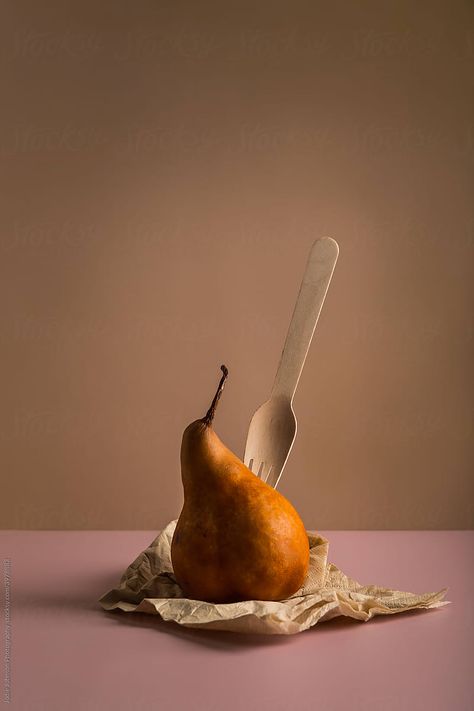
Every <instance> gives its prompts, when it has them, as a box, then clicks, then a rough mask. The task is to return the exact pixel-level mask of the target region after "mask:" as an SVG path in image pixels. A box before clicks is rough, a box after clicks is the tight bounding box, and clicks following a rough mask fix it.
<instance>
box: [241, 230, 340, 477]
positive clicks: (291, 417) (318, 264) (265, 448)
mask: <svg viewBox="0 0 474 711" xmlns="http://www.w3.org/2000/svg"><path fill="white" fill-rule="evenodd" d="M338 254H339V247H338V245H337V242H336V241H335V240H333V239H332V238H331V237H323V238H322V239H318V240H316V242H314V244H313V246H312V248H311V251H310V254H309V257H308V261H307V264H306V270H305V273H304V276H303V281H302V283H301V287H300V291H299V294H298V299H297V301H296V305H295V309H294V311H293V316H292V318H291V322H290V326H289V329H288V333H287V336H286V341H285V345H284V348H283V352H282V355H281V359H280V364H279V366H278V370H277V374H276V376H275V381H274V383H273V388H272V391H271V394H270V399H269V400H267V401H266V402H264V403H263V405H261V406H260V407H259V408H258V410H257V411H256V412H255V414H254V416H253V417H252V420H251V422H250V427H249V431H248V435H247V443H246V445H245V454H244V462H245V464H246V465H247V466H248V467H249V469H251V470H252V471H253V472H254V474H256V475H257V476H259V477H260V478H261V479H263V481H266V482H267V484H270V486H273V487H274V488H276V487H277V485H278V482H279V481H280V477H281V475H282V472H283V469H284V467H285V464H286V462H287V460H288V457H289V454H290V452H291V448H292V447H293V443H294V441H295V438H296V431H297V421H296V416H295V413H294V410H293V397H294V395H295V392H296V388H297V386H298V381H299V379H300V375H301V372H302V370H303V366H304V362H305V360H306V356H307V354H308V350H309V346H310V344H311V339H312V338H313V333H314V329H315V328H316V324H317V322H318V318H319V314H320V313H321V309H322V306H323V303H324V299H325V297H326V293H327V290H328V287H329V282H330V281H331V277H332V274H333V271H334V267H335V266H336V261H337V256H338Z"/></svg>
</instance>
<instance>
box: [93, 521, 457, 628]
mask: <svg viewBox="0 0 474 711" xmlns="http://www.w3.org/2000/svg"><path fill="white" fill-rule="evenodd" d="M175 527H176V521H171V523H169V524H168V525H167V526H166V528H165V529H164V530H163V531H162V532H161V533H160V534H159V535H158V536H157V537H156V538H155V540H154V541H153V542H152V543H151V544H150V545H149V546H148V548H147V549H146V550H144V551H143V552H142V553H140V555H139V556H138V557H137V558H136V559H135V560H134V562H133V563H132V564H131V565H129V567H128V568H127V570H126V571H125V573H124V574H123V575H122V579H121V581H120V585H119V587H118V588H114V589H113V590H111V591H110V592H108V593H107V594H106V595H104V596H103V597H102V598H101V599H100V604H101V605H102V607H103V608H104V610H116V609H118V610H123V611H124V612H145V613H149V614H151V615H159V617H161V618H162V619H163V620H166V621H173V622H177V623H178V624H179V625H184V626H185V627H194V628H205V629H214V630H226V631H232V632H247V633H263V634H295V633H296V632H303V630H306V629H308V628H309V627H312V626H313V625H316V624H317V623H318V622H323V621H326V620H330V619H332V618H333V617H338V616H339V615H343V616H345V617H352V618H354V619H356V620H363V621H364V622H367V620H370V618H371V617H373V616H374V615H393V614H395V613H396V612H406V611H407V610H414V609H420V608H424V609H426V608H433V607H441V606H442V605H447V604H449V603H448V601H443V598H444V596H445V594H446V589H444V590H440V591H439V592H436V593H424V594H423V595H414V594H412V593H407V592H400V591H399V590H389V589H387V588H380V587H378V586H376V585H360V584H359V583H357V582H356V581H355V580H352V579H351V578H348V577H347V576H346V575H344V573H343V572H342V571H340V570H339V569H338V568H336V566H335V565H333V564H332V563H328V562H327V556H328V549H329V542H328V541H327V540H326V539H325V538H323V537H322V536H318V535H316V534H314V533H311V532H308V539H309V544H310V563H309V570H308V575H307V578H306V580H305V583H304V585H303V587H301V588H300V589H299V590H298V591H297V592H296V593H295V594H294V595H292V596H291V597H289V598H288V599H286V600H282V601H280V602H268V601H265V600H246V601H245V602H235V603H230V604H216V605H215V604H213V603H209V602H202V601H200V600H190V599H188V598H185V597H183V593H182V591H181V589H180V587H179V585H178V584H177V583H176V581H175V579H174V576H173V567H172V565H171V540H172V538H173V533H174V529H175Z"/></svg>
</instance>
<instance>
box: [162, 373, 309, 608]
mask: <svg viewBox="0 0 474 711" xmlns="http://www.w3.org/2000/svg"><path fill="white" fill-rule="evenodd" d="M222 371H223V376H222V378H221V381H220V383H219V387H218V390H217V392H216V395H215V396H214V399H213V401H212V404H211V407H210V408H209V410H208V412H207V414H206V416H205V417H204V418H202V419H200V420H196V421H195V422H192V423H191V424H190V425H188V427H187V428H186V429H185V431H184V433H183V439H182V444H181V474H182V481H183V488H184V505H183V509H182V511H181V514H180V517H179V519H178V523H177V525H176V529H175V532H174V535H173V540H172V543H171V560H172V564H173V570H174V574H175V577H176V580H177V582H178V584H179V586H180V587H181V589H182V591H183V594H184V595H185V596H186V597H188V598H191V599H194V600H204V601H208V602H214V603H230V602H238V601H241V600H275V601H276V600H283V599H285V598H287V597H289V596H290V595H292V594H293V593H295V592H296V591H297V590H298V589H299V588H300V587H301V586H302V585H303V582H304V580H305V577H306V574H307V571H308V565H309V541H308V536H307V534H306V531H305V527H304V524H303V522H302V520H301V518H300V517H299V515H298V513H297V511H296V510H295V509H294V508H293V506H292V505H291V503H290V502H289V501H288V500H287V499H286V498H285V497H284V496H282V495H281V494H280V493H279V492H277V491H276V490H275V489H273V488H272V487H271V486H269V485H268V484H266V483H265V482H263V481H262V480H261V479H259V478H258V477H257V476H255V474H253V473H252V472H251V471H250V469H248V467H246V466H245V464H244V463H243V462H242V461H241V460H240V459H239V458H238V457H237V456H236V455H235V454H234V453H233V452H231V451H230V449H228V448H227V447H226V446H225V445H224V444H223V442H222V441H221V440H220V439H219V437H218V436H217V434H216V433H215V431H214V430H213V428H212V421H213V418H214V414H215V409H216V406H217V403H218V401H219V398H220V395H221V393H222V390H223V387H224V383H225V380H226V377H227V374H228V371H227V368H226V367H225V366H222Z"/></svg>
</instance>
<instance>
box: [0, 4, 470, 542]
mask: <svg viewBox="0 0 474 711" xmlns="http://www.w3.org/2000/svg"><path fill="white" fill-rule="evenodd" d="M472 14H473V13H472V3H470V2H462V1H460V0H457V1H455V2H448V0H445V1H444V2H436V1H433V0H431V1H430V2H428V1H427V0H422V1H421V2H417V3H414V2H412V1H408V0H396V1H392V2H384V3H380V2H377V1H376V0H372V1H367V0H365V1H362V2H347V0H340V1H339V2H332V3H318V2H309V1H308V2H302V1H301V0H292V2H288V1H287V2H278V1H274V0H272V1H270V0H267V1H266V2H258V0H257V1H255V0H254V1H252V2H245V1H243V0H238V1H236V2H228V1H227V2H224V3H219V2H216V1H215V2H209V1H208V0H205V1H204V2H193V1H191V0H189V1H188V2H184V1H183V0H178V1H175V0H173V2H156V0H155V1H153V2H151V1H149V2H147V1H146V0H138V1H136V0H135V1H134V2H131V1H130V2H125V1H124V0H118V2H114V3H105V4H102V5H101V4H100V3H97V2H96V1H94V2H92V0H82V1H81V2H78V1H77V0H76V1H74V2H63V1H60V0H54V1H49V2H48V1H44V2H41V3H38V2H36V1H33V0H30V1H27V0H18V2H10V3H5V4H4V5H3V7H2V10H1V18H2V22H1V26H2V29H1V33H2V37H1V45H0V46H1V54H2V60H3V61H2V66H3V71H4V73H5V83H4V84H3V87H4V88H3V96H2V98H3V101H2V112H1V126H0V151H1V158H2V164H3V167H4V169H5V170H4V174H3V180H4V184H3V188H2V191H1V194H2V202H3V209H2V215H3V219H2V234H1V247H0V269H1V278H0V289H1V298H0V308H1V310H2V314H1V318H2V327H1V346H2V371H3V375H4V382H3V385H2V388H1V392H2V395H1V403H0V440H1V441H0V444H1V452H2V465H1V466H2V486H1V489H2V494H1V497H0V507H1V509H0V520H1V524H2V526H3V527H4V528H65V529H68V528H74V529H76V528H77V529H81V528H92V529H101V528H106V529H115V528H120V529H122V528H123V529H133V528H137V529H155V528H160V527H162V526H163V525H164V524H165V523H166V522H167V521H168V520H170V519H172V518H175V517H176V516H177V514H178V513H179V510H180V507H181V503H182V491H181V481H180V471H179V447H180V440H181V434H182V430H183V428H184V427H185V426H186V425H187V424H188V422H190V421H191V420H193V419H196V418H197V417H201V416H202V415H204V413H205V411H206V409H207V407H208V404H209V401H210V399H211V397H212V395H213V392H214V389H215V386H216V383H217V380H218V377H219V365H220V363H221V362H225V363H226V364H227V365H228V367H229V369H230V379H229V382H228V385H227V387H226V392H225V397H224V398H223V400H222V402H221V404H220V406H219V411H218V416H217V418H216V423H215V424H216V430H217V432H218V433H219V435H220V436H221V438H222V439H223V440H224V441H225V442H226V443H227V444H228V445H229V446H230V447H231V448H232V449H234V450H235V451H236V453H238V454H239V455H242V454H243V448H244V443H245V437H246V432H247V428H248V424H249V421H250V418H251V415H252V413H253V412H254V410H255V409H256V408H257V406H258V405H259V404H260V403H261V402H263V401H264V400H265V399H266V398H267V397H268V394H269V392H270V388H271V385H272V382H273V377H274V374H275V370H276V367H277V364H278V361H279V356H280V353H281V348H282V346H283V341H284V337H285V335H286V330H287V327H288V323H289V320H290V317H291V314H292V310H293V306H294V302H295V298H296V294H297V291H298V288H299V283H300V279H301V276H302V273H303V269H304V264H305V261H306V257H307V253H308V250H309V248H310V246H311V244H312V242H313V240H314V239H315V238H317V237H321V236H323V235H329V236H332V237H334V238H335V239H337V241H338V242H339V244H340V248H341V254H340V258H339V262H338V266H337V268H336V272H335V276H334V279H333V282H332V285H331V287H330V291H329V294H328V298H327V301H326V304H325V307H324V310H323V313H322V316H321V319H320V322H319V325H318V329H317V332H316V336H315V339H314V341H313V345H312V348H311V351H310V354H309V356H308V359H307V362H306V366H305V370H304V372H303V375H302V378H301V381H300V385H299V389H298V392H297V395H296V398H295V403H294V404H295V410H296V414H297V417H298V424H299V434H298V437H297V440H296V443H295V446H294V449H293V452H292V455H291V458H290V460H289V463H288V465H287V468H286V470H285V474H284V476H283V479H282V482H281V486H280V490H281V492H282V493H283V494H285V495H286V496H288V497H289V498H290V499H291V501H292V502H293V503H294V505H295V506H296V507H297V509H298V510H299V511H300V513H301V515H302V517H303V519H304V521H305V523H306V525H307V527H308V528H321V529H331V528H341V529H351V528H354V529H371V528H374V529H383V528H397V529H404V528H413V529H416V528H468V527H471V526H472V524H473V518H474V517H473V500H474V497H473V487H472V465H473V456H472V445H471V442H472V440H471V433H472V420H471V412H472V409H471V403H472V398H471V368H470V365H471V363H472V359H473V353H472V351H473V340H472V321H471V316H470V307H471V300H472V291H473V288H472V283H473V282H472V246H473V225H474V221H473V213H472V209H471V204H470V203H471V199H472V194H471V191H472V180H471V176H472V172H471V170H472V157H473V133H472V123H471V122H470V119H469V117H470V116H471V110H472V102H471V101H470V98H469V95H470V84H471V78H470V74H471V72H472V60H473V54H474V37H473V31H472V26H473V25H472Z"/></svg>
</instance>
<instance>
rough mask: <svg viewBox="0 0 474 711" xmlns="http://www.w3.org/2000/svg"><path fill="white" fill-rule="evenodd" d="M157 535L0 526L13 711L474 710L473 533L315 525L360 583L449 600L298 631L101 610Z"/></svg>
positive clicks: (335, 556) (332, 557)
mask: <svg viewBox="0 0 474 711" xmlns="http://www.w3.org/2000/svg"><path fill="white" fill-rule="evenodd" d="M156 533H157V532H156V531H1V532H0V549H1V552H2V559H3V561H4V563H3V570H4V578H5V584H3V583H2V590H3V588H5V590H6V587H7V582H8V587H9V592H8V594H9V602H10V604H9V610H10V612H9V614H10V619H9V622H8V624H7V617H6V614H7V613H6V612H5V616H4V621H3V626H4V630H6V628H7V626H8V628H9V634H10V641H9V654H10V658H9V662H8V672H9V684H8V686H9V694H10V697H9V698H10V708H12V709H21V711H23V710H25V711H64V709H68V710H69V711H76V710H79V711H95V710H97V711H107V710H108V709H111V710H112V709H113V711H142V710H143V711H145V709H146V711H149V709H159V711H201V710H202V711H223V709H225V711H240V710H242V711H243V710H244V709H245V710H246V711H252V710H253V709H258V711H267V710H268V711H270V710H271V711H290V710H291V709H298V710H299V711H309V710H310V709H311V711H315V710H317V709H324V711H339V710H342V709H344V711H347V709H351V711H354V710H355V711H359V709H360V710H362V709H363V710H364V711H372V710H374V711H375V710H377V711H402V710H404V709H406V710H407V711H425V710H426V709H430V711H468V710H469V711H471V709H472V708H474V683H473V673H472V672H473V669H472V666H473V665H472V660H473V658H474V656H473V652H474V635H473V626H474V625H473V605H472V592H473V590H474V579H473V578H474V574H473V563H472V561H473V559H474V555H473V552H474V551H473V548H474V532H473V531H321V532H320V533H321V534H322V535H324V536H325V537H326V538H328V539H329V544H330V545H329V560H330V561H331V562H333V563H335V564H336V565H337V566H338V567H339V568H341V569H342V570H343V571H344V572H345V573H346V574H347V575H350V576H351V577H352V578H355V579H356V580H357V581H359V582H361V583H364V584H369V583H374V584H379V585H383V586H385V587H391V588H396V589H398V590H406V591H409V592H431V591H437V590H440V589H442V588H444V587H448V594H447V599H448V600H451V602H452V604H450V605H446V606H444V607H441V608H438V609H434V610H427V611H414V612H409V613H403V614H397V615H391V616H387V617H377V618H374V619H372V620H370V621H369V622H357V621H353V620H348V619H343V618H338V619H336V620H332V621H329V622H325V623H321V624H319V625H317V626H316V627H314V628H312V629H310V630H307V631H306V632H303V633H301V634H297V635H291V636H260V635H253V636H250V635H249V636H247V635H240V634H235V633H234V634H233V633H228V632H217V631H213V632H210V631H209V632H208V631H204V630H190V629H187V628H182V627H179V626H178V625H176V624H174V623H165V622H162V621H160V620H159V619H158V618H156V617H154V616H150V615H145V614H136V613H133V614H131V613H122V612H105V611H103V610H102V609H101V608H100V606H99V604H98V602H97V601H98V599H99V598H100V597H101V596H102V595H103V594H104V593H105V592H106V591H108V590H109V589H110V588H112V587H115V586H116V584H117V583H118V581H119V579H120V576H121V574H122V572H123V571H124V569H125V568H126V567H127V565H128V564H129V563H131V561H132V560H133V559H134V558H135V557H136V556H137V555H138V553H139V552H140V551H141V550H143V549H144V548H146V546H147V545H148V544H149V543H150V542H151V540H153V538H154V537H155V536H156ZM5 561H6V562H5ZM7 578H8V581H7ZM5 602H6V596H4V603H5ZM5 607H6V605H5V604H4V608H5ZM3 642H4V644H5V645H6V644H7V642H6V635H5V634H4V635H3ZM5 659H6V654H3V650H2V662H3V664H4V666H6V664H7V662H6V661H5ZM3 671H4V670H2V672H3ZM4 678H5V674H3V673H2V679H4ZM4 687H5V684H4ZM4 691H5V688H4ZM4 698H5V697H4Z"/></svg>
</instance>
